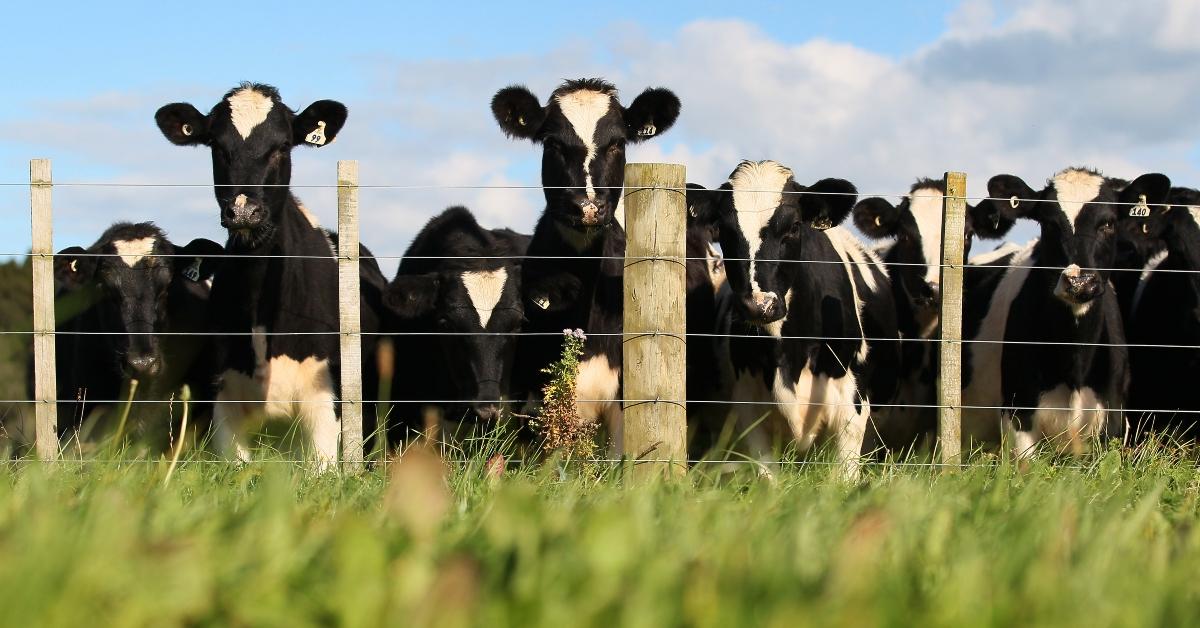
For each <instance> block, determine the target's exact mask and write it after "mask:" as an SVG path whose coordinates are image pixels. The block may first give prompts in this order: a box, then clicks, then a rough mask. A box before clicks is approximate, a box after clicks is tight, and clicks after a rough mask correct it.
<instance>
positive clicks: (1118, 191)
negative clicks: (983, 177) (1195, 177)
mask: <svg viewBox="0 0 1200 628" xmlns="http://www.w3.org/2000/svg"><path fill="white" fill-rule="evenodd" d="M1170 187H1171V182H1170V179H1168V178H1167V177H1166V176H1164V175H1161V174H1145V175H1142V176H1140V177H1138V178H1137V179H1136V180H1134V181H1133V182H1132V183H1129V184H1125V183H1124V182H1121V181H1116V180H1113V179H1106V178H1105V177H1103V176H1101V175H1100V174H1099V173H1097V172H1095V171H1092V170H1086V169H1082V168H1068V169H1066V170H1063V171H1062V172H1059V173H1058V174H1056V175H1054V177H1053V178H1052V179H1050V181H1048V182H1047V184H1046V187H1045V188H1044V189H1043V190H1042V191H1040V192H1035V191H1034V190H1033V189H1032V188H1031V187H1029V186H1028V185H1027V184H1026V183H1025V182H1024V181H1022V180H1021V179H1020V178H1018V177H1015V176H1013V175H997V176H995V177H992V179H991V180H990V181H988V196H989V197H991V199H990V200H988V201H984V203H989V204H991V205H992V206H993V207H995V206H996V205H1000V207H1001V208H1003V206H1004V205H1005V204H1007V205H1008V206H1009V207H1010V208H1011V209H1010V211H1009V213H1011V214H1013V215H1015V216H1017V217H1024V218H1032V219H1033V220H1036V221H1037V222H1038V223H1039V225H1040V226H1041V237H1040V239H1039V240H1038V244H1037V251H1038V253H1037V254H1038V261H1039V264H1040V265H1046V266H1058V267H1062V268H1063V270H1062V271H1061V272H1060V273H1059V275H1058V279H1057V282H1056V284H1055V286H1054V290H1053V292H1054V296H1055V297H1057V298H1058V299H1059V300H1061V301H1062V302H1063V303H1064V304H1066V305H1067V306H1068V307H1069V308H1070V309H1071V311H1072V313H1073V314H1074V315H1075V316H1076V317H1079V316H1083V315H1084V314H1086V313H1087V312H1088V311H1089V310H1090V308H1091V305H1092V304H1093V303H1094V302H1095V300H1096V298H1097V297H1098V296H1100V295H1102V294H1104V291H1105V289H1106V286H1107V285H1108V275H1109V271H1108V269H1109V268H1111V267H1112V266H1113V264H1114V262H1115V259H1116V253H1117V228H1118V224H1119V223H1120V222H1121V221H1124V220H1128V219H1129V218H1130V213H1131V212H1132V213H1135V214H1136V213H1138V212H1137V211H1133V210H1132V207H1133V205H1132V204H1135V203H1139V202H1142V203H1143V206H1146V207H1147V208H1149V206H1151V205H1157V206H1161V205H1162V204H1163V203H1164V202H1165V201H1166V199H1167V195H1168V193H1169V192H1170ZM1003 199H1008V200H1007V201H1005V200H1003ZM984 203H981V205H983V204H984ZM1124 203H1129V204H1130V205H1126V204H1124ZM999 211H1005V210H1003V209H1001V210H999Z"/></svg>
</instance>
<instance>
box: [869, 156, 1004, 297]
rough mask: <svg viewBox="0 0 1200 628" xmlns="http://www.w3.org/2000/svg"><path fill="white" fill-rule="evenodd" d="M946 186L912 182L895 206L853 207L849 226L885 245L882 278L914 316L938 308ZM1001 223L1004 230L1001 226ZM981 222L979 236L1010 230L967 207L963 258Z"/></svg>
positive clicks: (878, 202)
mask: <svg viewBox="0 0 1200 628" xmlns="http://www.w3.org/2000/svg"><path fill="white" fill-rule="evenodd" d="M945 189H946V184H945V181H944V180H942V179H921V180H919V181H917V182H916V183H915V184H914V185H913V186H912V189H911V190H910V191H909V193H908V196H906V197H904V199H903V200H901V201H900V204H899V205H892V204H891V203H890V202H888V201H887V200H885V199H882V198H878V197H873V198H865V199H863V200H861V201H859V202H858V204H857V205H855V206H854V211H853V216H854V226H855V227H858V230H859V231H861V232H863V234H864V235H866V236H867V237H869V238H872V239H876V240H883V239H890V240H892V241H893V243H892V244H891V245H890V246H889V247H888V249H887V254H886V258H887V259H886V261H887V262H888V263H889V264H892V265H891V266H889V267H888V274H889V275H890V276H891V277H893V280H894V281H895V282H896V283H897V284H898V288H899V289H900V290H901V291H903V294H904V295H905V298H906V299H907V301H908V302H909V304H910V305H911V306H912V308H913V310H914V311H915V312H918V313H923V314H927V315H928V316H930V317H933V316H936V315H937V312H938V310H939V308H940V305H941V268H942V266H941V264H942V216H943V212H942V208H943V205H944V200H945ZM1002 220H1004V221H1005V222H1004V224H1003V225H1002V224H1001V221H1002ZM977 221H979V222H983V223H984V224H983V226H982V230H983V231H984V232H985V233H989V234H996V233H1001V232H1007V230H1008V228H1009V227H1011V226H1012V222H1013V221H1011V220H1007V219H1006V218H1005V217H1002V216H999V215H995V216H983V215H980V212H979V211H978V210H977V208H975V207H972V206H970V205H967V216H966V221H965V227H964V236H965V237H966V245H965V250H964V252H963V254H964V256H966V255H969V254H970V250H971V241H972V240H973V239H974V238H973V235H974V234H975V232H976V230H977V229H976V227H975V224H974V223H975V222H977Z"/></svg>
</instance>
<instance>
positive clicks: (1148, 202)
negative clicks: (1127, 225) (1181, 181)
mask: <svg viewBox="0 0 1200 628" xmlns="http://www.w3.org/2000/svg"><path fill="white" fill-rule="evenodd" d="M1170 195H1171V179H1169V178H1168V177H1167V176H1166V175H1164V174H1158V173H1151V174H1144V175H1142V176H1140V177H1138V178H1136V179H1134V180H1133V183H1130V184H1129V185H1127V186H1125V188H1124V189H1122V190H1121V193H1120V194H1119V195H1117V200H1119V201H1120V202H1122V203H1134V204H1133V205H1122V206H1121V207H1120V208H1119V209H1118V211H1117V217H1118V218H1119V219H1120V218H1128V217H1130V216H1139V213H1138V211H1137V210H1138V209H1144V210H1149V209H1151V208H1153V209H1154V212H1153V213H1154V214H1161V213H1162V212H1164V211H1166V208H1165V207H1164V206H1165V205H1166V204H1167V203H1168V202H1169V197H1170ZM1143 197H1144V200H1145V203H1144V204H1142V201H1143ZM1149 215H1150V212H1149V211H1146V213H1144V214H1141V215H1140V217H1146V216H1149Z"/></svg>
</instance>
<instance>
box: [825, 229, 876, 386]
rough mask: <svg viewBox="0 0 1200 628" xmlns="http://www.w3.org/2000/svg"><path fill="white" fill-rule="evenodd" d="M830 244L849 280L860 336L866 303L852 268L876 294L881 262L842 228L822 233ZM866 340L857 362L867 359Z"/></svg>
mask: <svg viewBox="0 0 1200 628" xmlns="http://www.w3.org/2000/svg"><path fill="white" fill-rule="evenodd" d="M822 233H824V234H825V235H826V236H827V237H828V238H829V241H830V243H832V244H833V250H834V251H835V252H836V253H837V254H838V257H839V258H840V259H841V260H842V268H844V269H845V271H846V278H847V279H848V280H850V292H851V294H853V295H854V316H855V319H856V320H857V321H858V329H859V334H860V335H861V334H862V328H863V326H862V312H863V307H864V306H865V305H866V303H865V302H864V301H863V299H862V297H861V296H859V294H858V282H856V281H855V280H854V277H855V273H854V267H855V266H857V267H858V268H860V269H861V272H860V275H859V276H861V277H862V279H863V282H864V283H865V284H866V287H867V290H870V291H871V292H872V293H878V292H879V288H880V285H881V284H880V281H879V277H876V275H875V269H876V268H880V269H881V268H883V266H882V262H880V260H879V258H878V257H876V256H875V254H874V253H872V252H871V251H868V250H867V249H866V247H864V246H863V245H862V243H861V242H859V241H858V238H855V237H854V236H853V235H852V234H851V233H850V232H849V231H847V230H846V229H844V228H842V227H833V228H831V229H826V230H825V231H823V232H822ZM867 348H868V347H867V340H866V338H865V337H864V338H863V340H862V343H861V344H860V345H859V349H858V354H857V355H855V356H854V359H855V360H857V361H860V362H861V361H862V360H865V359H866V358H867ZM847 366H849V365H847Z"/></svg>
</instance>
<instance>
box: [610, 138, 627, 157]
mask: <svg viewBox="0 0 1200 628" xmlns="http://www.w3.org/2000/svg"><path fill="white" fill-rule="evenodd" d="M621 148H623V146H622V144H621V142H620V141H616V142H613V143H612V144H609V145H608V154H609V155H616V154H617V153H619V152H621Z"/></svg>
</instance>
